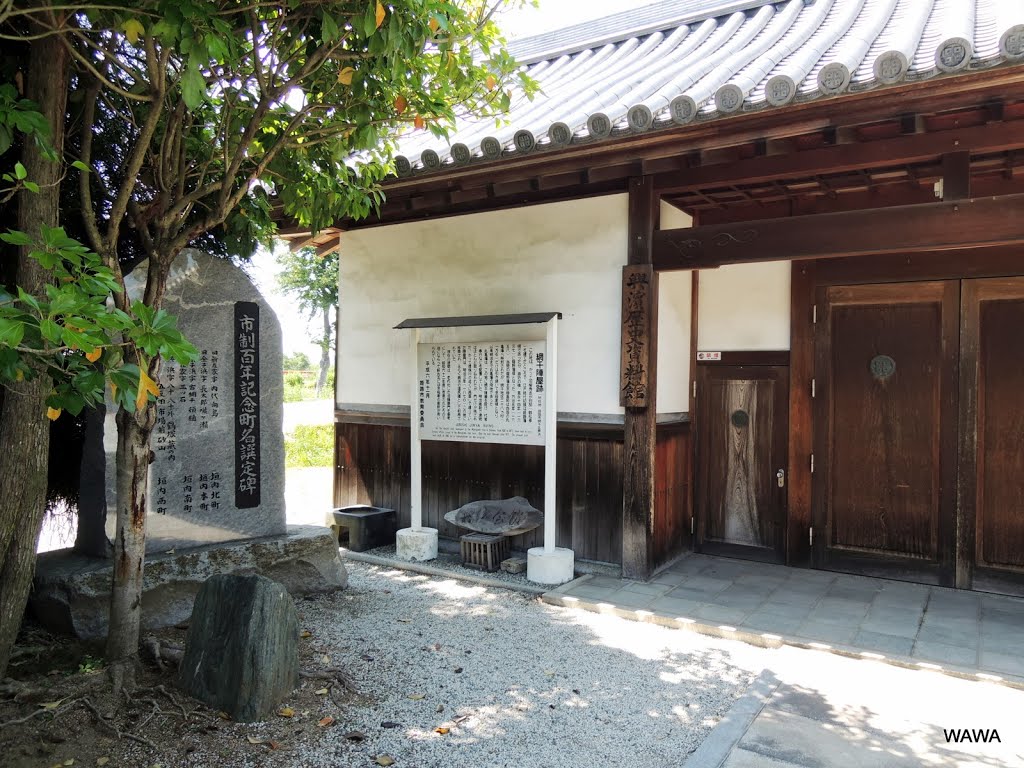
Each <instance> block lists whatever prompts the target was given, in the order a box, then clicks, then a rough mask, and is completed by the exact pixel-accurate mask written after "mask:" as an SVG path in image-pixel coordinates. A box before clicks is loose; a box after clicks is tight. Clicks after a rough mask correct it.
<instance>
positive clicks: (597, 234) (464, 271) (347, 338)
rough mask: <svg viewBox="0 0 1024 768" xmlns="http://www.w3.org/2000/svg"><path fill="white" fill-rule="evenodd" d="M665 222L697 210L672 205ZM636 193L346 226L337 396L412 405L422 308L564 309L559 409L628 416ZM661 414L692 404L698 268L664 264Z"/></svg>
mask: <svg viewBox="0 0 1024 768" xmlns="http://www.w3.org/2000/svg"><path fill="white" fill-rule="evenodd" d="M661 215H662V223H661V226H662V228H665V229H668V228H675V227H686V226H690V224H691V221H690V217H689V216H687V215H686V214H684V213H682V212H680V211H678V210H677V209H675V208H672V207H671V206H668V205H663V206H662V212H661ZM626 217H627V201H626V196H625V195H613V196H607V197H599V198H591V199H588V200H575V201H570V202H564V203H551V204H547V205H538V206H531V207H526V208H517V209H513V210H509V211H497V212H493V213H480V214H473V215H469V216H458V217H452V218H446V219H436V220H433V221H424V222H414V223H408V224H396V225H392V226H387V227H375V228H372V229H365V230H356V231H353V232H346V233H344V234H343V235H342V246H341V259H340V265H341V273H340V281H339V286H340V293H341V310H340V318H341V321H340V324H339V332H338V349H339V353H338V357H337V364H338V371H337V377H338V390H337V391H338V404H339V406H343V407H352V406H366V405H369V406H408V404H409V394H410V393H409V389H410V386H409V367H408V366H409V363H410V359H411V358H410V347H409V345H410V343H411V337H412V332H410V331H396V330H393V326H395V325H396V324H398V323H399V322H401V321H402V320H405V319H406V318H412V317H436V316H456V315H488V314H512V313H519V312H545V311H560V312H562V315H563V318H562V320H561V321H560V324H559V339H558V357H559V365H558V376H559V380H558V410H559V411H561V412H570V413H586V414H620V413H622V408H620V407H619V396H618V382H619V334H620V315H621V290H622V289H621V275H622V266H623V264H624V263H625V261H626V248H627V243H626V227H627V220H626ZM659 291H660V293H659V302H658V336H659V344H658V355H659V359H658V411H659V413H672V412H681V411H686V410H687V406H688V402H689V401H688V395H687V388H688V386H689V384H688V382H689V375H690V372H689V360H690V296H691V293H690V292H691V276H690V273H689V272H671V273H664V274H662V275H661V278H660V286H659ZM543 337H544V328H543V326H540V325H533V326H529V325H526V326H515V327H491V328H463V329H438V330H433V331H423V332H422V336H421V340H422V341H425V342H426V341H439V342H440V341H487V340H497V339H515V338H543Z"/></svg>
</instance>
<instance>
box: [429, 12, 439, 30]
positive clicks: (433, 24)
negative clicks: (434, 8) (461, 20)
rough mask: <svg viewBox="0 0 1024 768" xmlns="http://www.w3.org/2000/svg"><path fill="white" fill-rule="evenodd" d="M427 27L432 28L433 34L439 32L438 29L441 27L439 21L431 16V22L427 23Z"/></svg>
mask: <svg viewBox="0 0 1024 768" xmlns="http://www.w3.org/2000/svg"><path fill="white" fill-rule="evenodd" d="M427 26H428V27H430V31H431V32H437V28H438V27H439V26H441V25H440V24H438V23H437V19H435V18H434V17H433V16H431V17H430V21H428V22H427Z"/></svg>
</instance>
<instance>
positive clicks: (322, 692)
mask: <svg viewBox="0 0 1024 768" xmlns="http://www.w3.org/2000/svg"><path fill="white" fill-rule="evenodd" d="M313 693H315V694H316V695H317V696H326V695H327V689H326V688H318V689H317V690H315V691H313Z"/></svg>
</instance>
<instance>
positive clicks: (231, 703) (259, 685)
mask: <svg viewBox="0 0 1024 768" xmlns="http://www.w3.org/2000/svg"><path fill="white" fill-rule="evenodd" d="M298 638H299V617H298V615H297V614H296V612H295V604H294V603H293V602H292V599H291V597H289V596H288V592H287V591H285V588H284V586H282V585H281V584H278V583H277V582H274V581H271V580H270V579H267V578H265V577H263V576H238V575H234V574H218V575H216V576H211V577H210V578H209V579H207V580H206V583H204V584H203V586H202V587H201V588H200V590H199V594H198V596H197V597H196V605H195V610H194V611H193V614H192V623H191V625H190V626H189V629H188V638H187V640H186V641H185V657H184V659H182V662H181V668H180V670H179V671H178V683H179V685H180V686H181V688H182V689H183V690H184V691H185V692H186V693H188V694H189V695H190V696H193V697H194V698H196V699H199V700H200V701H202V702H204V703H206V704H208V705H209V706H211V707H214V708H216V709H220V710H223V711H225V712H227V713H228V714H229V715H231V717H232V718H234V719H235V720H239V721H241V722H253V721H255V720H263V719H265V718H266V717H267V716H268V715H270V714H272V713H273V712H274V710H275V709H276V708H277V706H278V704H280V703H281V702H282V701H283V700H284V699H285V697H287V696H288V694H290V693H291V692H292V691H293V690H295V688H296V687H297V686H298V684H299V648H298Z"/></svg>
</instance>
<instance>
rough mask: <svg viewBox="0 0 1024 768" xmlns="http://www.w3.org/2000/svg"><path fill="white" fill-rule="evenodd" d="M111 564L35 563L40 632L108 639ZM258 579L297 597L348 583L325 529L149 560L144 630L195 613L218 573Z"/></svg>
mask: <svg viewBox="0 0 1024 768" xmlns="http://www.w3.org/2000/svg"><path fill="white" fill-rule="evenodd" d="M111 568H112V565H111V561H110V560H107V559H97V558H89V557H84V556H82V555H78V554H75V553H74V552H72V551H71V550H58V551H55V552H44V553H42V554H40V555H39V557H38V559H37V566H36V575H35V581H34V583H33V589H32V595H31V597H30V598H29V608H30V610H31V611H32V612H33V614H34V615H35V616H36V617H37V618H38V620H39V621H40V623H41V624H43V626H45V627H47V628H48V629H51V630H53V631H55V632H62V633H65V634H71V635H75V636H77V637H80V638H82V639H84V640H100V639H102V638H104V637H106V634H107V621H108V617H109V611H110V584H111V575H112V571H111ZM226 573H243V574H253V573H256V574H260V575H263V576H266V577H268V578H271V579H273V580H275V581H278V582H280V583H282V584H283V585H284V586H285V588H286V589H287V590H288V591H289V592H290V593H291V594H292V595H296V596H301V595H306V594H315V593H318V592H330V591H333V590H336V589H341V588H343V587H345V586H346V585H347V584H348V577H347V574H346V573H345V567H344V565H342V562H341V557H340V555H339V553H338V544H337V541H336V540H335V538H334V535H333V534H332V533H331V531H330V530H329V529H328V528H322V527H319V526H299V525H296V526H289V527H288V533H287V534H286V535H284V536H268V537H264V538H260V539H247V540H244V541H235V542H228V543H224V544H212V545H207V546H204V547H194V548H191V549H182V550H178V551H176V552H174V553H173V554H169V553H164V554H159V555H153V556H150V557H147V558H146V565H145V571H144V573H143V592H142V626H143V628H144V629H146V630H152V629H160V628H162V627H169V626H173V625H175V624H180V623H181V622H183V621H188V619H189V617H190V616H191V615H192V606H193V603H194V601H195V597H196V593H197V592H198V591H199V588H200V587H201V586H202V584H203V582H204V581H206V580H207V579H208V578H209V577H210V576H213V575H215V574H226Z"/></svg>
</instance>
